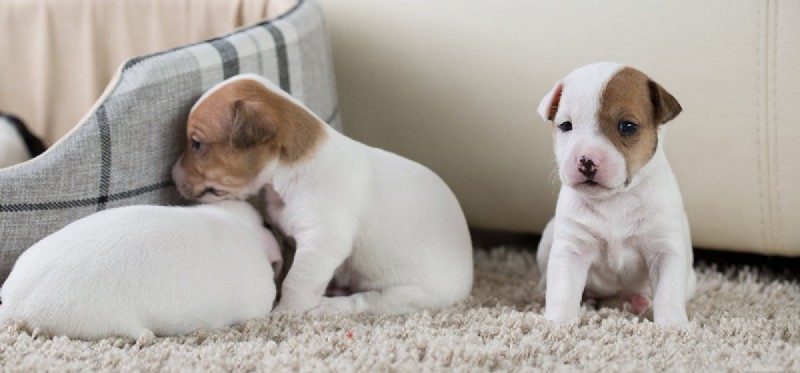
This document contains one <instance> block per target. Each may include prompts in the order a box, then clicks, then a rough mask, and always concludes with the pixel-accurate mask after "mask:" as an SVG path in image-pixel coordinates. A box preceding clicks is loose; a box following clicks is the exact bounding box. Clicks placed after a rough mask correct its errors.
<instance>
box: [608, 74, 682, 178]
mask: <svg viewBox="0 0 800 373" xmlns="http://www.w3.org/2000/svg"><path fill="white" fill-rule="evenodd" d="M680 111H681V106H680V104H678V101H677V100H675V98H674V97H672V95H671V94H669V92H667V91H666V90H664V89H663V88H662V87H661V86H660V85H658V84H657V83H655V82H653V81H652V80H650V78H648V77H647V75H645V74H644V73H642V72H641V71H639V70H636V69H634V68H631V67H625V68H623V69H622V70H620V71H618V72H617V73H616V74H615V75H614V76H613V77H611V79H610V80H609V81H608V83H607V84H606V87H605V89H604V90H603V93H602V95H601V97H600V112H599V113H598V116H599V117H598V123H599V125H600V131H601V132H602V133H603V135H605V136H606V137H607V138H608V139H609V140H610V141H611V143H612V144H614V147H616V148H617V150H618V151H619V152H620V153H622V155H623V156H624V157H625V165H626V168H627V172H628V181H630V178H631V177H632V176H633V175H634V174H636V173H637V172H638V171H639V169H641V168H642V167H643V166H644V165H645V164H647V162H648V161H650V159H651V158H652V157H653V154H655V151H656V148H657V146H658V127H659V126H660V125H662V124H664V123H666V122H668V121H670V120H672V119H673V118H675V117H676V116H677V115H678V114H679V113H680ZM624 121H630V122H632V123H635V124H636V125H637V131H636V132H635V133H634V134H633V135H630V136H623V135H621V134H620V132H619V123H620V122H624Z"/></svg>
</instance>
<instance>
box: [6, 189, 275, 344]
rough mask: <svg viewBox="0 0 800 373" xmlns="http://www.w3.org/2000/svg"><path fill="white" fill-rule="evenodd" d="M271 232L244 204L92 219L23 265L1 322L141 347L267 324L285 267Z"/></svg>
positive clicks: (40, 246)
mask: <svg viewBox="0 0 800 373" xmlns="http://www.w3.org/2000/svg"><path fill="white" fill-rule="evenodd" d="M262 224H263V223H262V220H261V217H260V216H259V214H258V213H257V212H256V211H255V209H253V207H252V206H250V205H248V204H247V203H246V202H241V201H225V202H220V203H217V204H213V205H201V206H196V207H163V206H129V207H120V208H115V209H110V210H106V211H102V212H98V213H96V214H93V215H90V216H87V217H85V218H83V219H80V220H78V221H75V222H73V223H71V224H69V225H67V226H66V227H64V228H63V229H61V230H59V231H57V232H55V233H53V234H52V235H50V236H47V237H45V238H44V239H42V240H41V241H39V242H38V243H36V244H34V245H33V246H32V247H31V248H29V249H28V250H27V251H25V252H24V253H23V254H22V255H21V256H20V257H19V259H18V260H17V262H16V263H15V264H14V268H13V269H12V271H11V274H10V275H9V276H8V279H6V282H5V284H4V285H3V288H2V299H3V304H2V306H0V320H19V321H23V322H25V323H26V324H27V325H28V327H30V328H31V329H33V328H40V329H41V330H43V331H45V332H47V333H49V334H52V335H66V336H69V337H71V338H80V339H97V338H104V337H110V336H126V337H130V338H134V339H136V338H139V337H140V336H142V335H143V334H142V333H145V332H146V330H150V331H151V332H152V333H154V334H155V335H158V336H168V335H179V334H185V333H189V332H191V331H193V330H196V329H200V328H206V329H213V328H219V327H223V326H226V325H230V324H233V323H236V322H241V321H244V320H247V319H249V318H253V317H257V316H264V315H266V314H268V313H269V312H270V310H271V309H272V306H273V302H274V300H275V283H274V279H273V267H272V265H274V266H275V267H276V268H275V269H277V267H279V266H280V263H281V257H280V251H279V249H278V245H277V242H276V241H275V238H274V237H273V236H272V234H271V233H269V231H267V230H266V229H264V228H263V226H262Z"/></svg>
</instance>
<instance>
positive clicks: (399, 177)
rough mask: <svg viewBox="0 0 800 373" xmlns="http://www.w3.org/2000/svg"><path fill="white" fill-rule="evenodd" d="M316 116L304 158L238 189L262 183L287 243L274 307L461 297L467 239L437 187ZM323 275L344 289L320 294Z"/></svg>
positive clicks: (410, 307)
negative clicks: (315, 136)
mask: <svg viewBox="0 0 800 373" xmlns="http://www.w3.org/2000/svg"><path fill="white" fill-rule="evenodd" d="M234 79H253V80H256V81H259V82H261V83H262V84H264V86H265V87H267V88H268V89H270V90H272V91H275V92H278V93H280V94H282V95H284V97H287V98H289V99H290V100H291V101H292V102H294V103H295V104H297V105H298V106H300V107H302V108H303V110H306V111H308V109H306V108H305V107H303V106H302V105H301V104H300V103H299V102H297V101H296V100H294V99H293V98H291V97H290V96H288V95H286V94H285V93H283V92H282V91H281V90H280V89H279V88H278V87H277V86H275V85H274V84H273V83H271V82H269V81H267V80H266V79H264V78H262V77H259V76H255V75H245V76H240V77H237V78H234ZM223 84H225V82H224V83H223ZM308 112H309V114H311V115H313V113H311V112H310V111H308ZM315 117H316V116H315ZM317 119H318V120H319V118H317ZM320 123H321V124H322V126H323V128H324V131H325V134H326V136H325V138H324V139H323V140H322V142H321V143H320V144H319V145H318V147H317V148H316V149H315V150H314V151H313V154H312V155H311V156H310V157H309V158H307V159H304V160H303V161H300V162H297V163H295V164H292V165H286V164H283V163H280V162H278V161H277V160H276V161H273V162H271V163H269V164H268V165H266V166H265V167H264V168H263V170H261V172H260V174H259V176H258V177H256V178H255V180H253V182H251V183H250V185H248V186H246V187H245V190H249V191H254V190H260V189H261V188H263V187H266V190H267V198H268V211H269V215H270V217H271V218H272V220H273V221H274V222H276V223H277V224H278V225H279V226H280V227H281V228H282V230H283V232H285V233H286V234H287V235H288V236H291V237H294V239H295V241H296V243H297V251H296V255H295V258H294V262H293V264H292V267H291V269H290V270H289V273H288V275H287V277H286V279H285V281H284V282H283V289H282V290H283V291H282V293H281V300H280V303H279V305H278V307H277V310H286V311H292V312H296V313H304V312H309V311H311V313H313V314H325V313H356V312H368V313H386V314H402V313H407V312H413V311H417V310H420V309H423V308H430V307H442V306H447V305H450V304H453V303H456V302H459V301H461V300H463V299H464V298H466V297H467V296H468V295H469V292H470V290H471V288H472V277H473V276H472V244H471V241H470V237H469V231H468V229H467V224H466V220H465V218H464V214H463V212H462V210H461V207H460V206H459V204H458V201H457V200H456V198H455V196H454V195H453V193H452V192H451V191H450V189H449V188H448V187H447V185H446V184H445V183H444V182H443V181H442V180H441V179H440V178H439V177H438V176H437V175H436V174H434V173H433V172H432V171H430V170H429V169H427V168H426V167H424V166H422V165H420V164H418V163H416V162H413V161H410V160H408V159H406V158H403V157H400V156H398V155H396V154H393V153H390V152H387V151H384V150H381V149H377V148H373V147H370V146H367V145H364V144H362V143H359V142H357V141H355V140H352V139H350V138H348V137H346V136H344V135H342V134H340V133H339V132H337V131H335V130H333V129H331V128H330V127H328V126H327V125H325V124H324V123H322V121H321V120H320ZM176 167H177V165H176ZM176 174H177V173H176ZM331 279H334V282H335V285H336V286H337V287H341V288H348V289H349V290H350V291H352V292H354V294H352V295H350V296H344V297H332V298H329V297H324V296H323V294H324V292H325V290H326V287H327V286H328V284H329V282H330V281H331Z"/></svg>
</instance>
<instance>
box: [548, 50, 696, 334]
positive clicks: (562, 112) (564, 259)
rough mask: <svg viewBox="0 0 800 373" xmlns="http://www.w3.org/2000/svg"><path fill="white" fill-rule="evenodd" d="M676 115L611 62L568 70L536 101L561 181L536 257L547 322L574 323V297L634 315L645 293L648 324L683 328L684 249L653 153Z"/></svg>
mask: <svg viewBox="0 0 800 373" xmlns="http://www.w3.org/2000/svg"><path fill="white" fill-rule="evenodd" d="M680 112H681V106H680V104H678V101H677V100H675V98H674V97H673V96H672V95H671V94H670V93H669V92H667V91H666V90H664V88H662V87H661V86H660V85H658V84H657V83H655V82H654V81H652V80H650V79H649V78H648V77H647V76H646V75H645V74H643V73H642V72H640V71H638V70H636V69H633V68H630V67H625V66H621V65H617V64H612V63H595V64H590V65H586V66H583V67H581V68H578V69H577V70H575V71H573V72H572V73H570V74H569V75H568V76H567V77H566V78H564V79H563V80H561V81H559V82H558V83H556V85H555V86H554V87H553V90H552V91H550V93H548V94H547V95H546V96H545V97H544V99H542V102H541V104H540V105H539V114H541V116H542V117H543V118H544V119H545V120H548V121H553V122H554V123H555V127H554V129H553V134H554V135H553V136H554V145H555V155H556V160H557V162H558V172H559V173H558V175H559V177H560V178H561V183H562V187H561V192H560V193H559V196H558V204H557V207H556V214H555V217H554V218H553V219H552V220H551V221H550V223H549V224H547V227H546V228H545V231H544V233H543V234H542V240H541V243H540V245H539V251H538V253H537V261H538V264H539V268H540V269H541V273H542V280H541V282H540V284H539V289H540V291H542V292H545V291H546V295H545V302H546V309H545V317H546V318H547V319H549V320H552V321H556V322H569V321H572V320H574V319H575V318H577V316H578V310H579V307H580V302H581V295H582V294H583V295H585V296H586V297H589V298H621V299H623V300H625V301H628V302H630V304H631V306H632V310H633V312H635V313H641V312H643V311H645V310H646V309H647V308H649V306H650V299H649V298H648V295H649V294H652V295H653V302H652V303H653V317H654V320H655V322H656V323H658V324H668V325H685V324H687V323H688V318H687V316H686V301H687V300H688V299H689V298H690V297H691V296H692V295H693V293H694V288H695V274H694V270H693V269H692V244H691V239H690V236H689V223H688V220H687V218H686V213H685V212H684V210H683V203H682V200H681V193H680V191H679V190H678V183H677V181H676V180H675V176H674V175H673V173H672V170H671V169H670V167H669V163H667V158H666V156H665V155H664V147H663V144H664V141H663V140H664V124H665V123H667V122H669V121H670V120H672V119H673V118H675V116H677V115H678V114H679V113H680ZM545 288H546V290H545Z"/></svg>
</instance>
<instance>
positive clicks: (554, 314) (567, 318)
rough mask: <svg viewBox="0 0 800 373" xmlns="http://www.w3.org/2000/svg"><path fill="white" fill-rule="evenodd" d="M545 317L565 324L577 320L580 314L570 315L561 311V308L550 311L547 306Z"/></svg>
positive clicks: (556, 322)
mask: <svg viewBox="0 0 800 373" xmlns="http://www.w3.org/2000/svg"><path fill="white" fill-rule="evenodd" d="M544 318H545V319H547V320H548V321H550V322H552V323H554V324H560V325H565V324H569V323H571V322H573V321H575V320H577V319H578V315H568V314H567V313H565V312H561V311H560V310H552V311H548V309H547V308H545V309H544Z"/></svg>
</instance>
